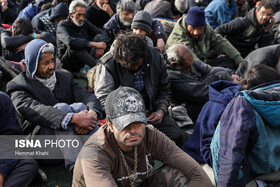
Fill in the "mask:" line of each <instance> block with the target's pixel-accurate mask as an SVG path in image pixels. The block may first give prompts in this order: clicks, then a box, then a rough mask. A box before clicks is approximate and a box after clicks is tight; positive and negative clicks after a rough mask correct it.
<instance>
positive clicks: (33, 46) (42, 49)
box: [24, 39, 55, 79]
mask: <svg viewBox="0 0 280 187" xmlns="http://www.w3.org/2000/svg"><path fill="white" fill-rule="evenodd" d="M54 53H55V49H54V46H53V45H52V44H51V43H47V42H45V41H44V40H41V39H35V40H32V41H31V42H29V43H28V45H27V46H26V48H25V51H24V54H25V63H26V67H27V72H28V73H29V74H30V75H31V77H32V78H34V76H36V77H38V78H41V79H48V78H50V77H51V76H52V75H53V73H54V70H55V57H54Z"/></svg>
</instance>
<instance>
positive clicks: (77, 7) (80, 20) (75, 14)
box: [69, 0, 86, 27]
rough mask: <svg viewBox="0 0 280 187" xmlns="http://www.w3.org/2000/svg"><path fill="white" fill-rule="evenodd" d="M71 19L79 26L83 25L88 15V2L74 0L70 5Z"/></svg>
mask: <svg viewBox="0 0 280 187" xmlns="http://www.w3.org/2000/svg"><path fill="white" fill-rule="evenodd" d="M69 16H70V18H71V21H72V22H73V23H74V24H75V25H77V26H78V27H82V26H83V24H84V20H85V16H86V4H85V3H84V2H83V1H81V0H74V1H72V2H71V4H70V5H69Z"/></svg>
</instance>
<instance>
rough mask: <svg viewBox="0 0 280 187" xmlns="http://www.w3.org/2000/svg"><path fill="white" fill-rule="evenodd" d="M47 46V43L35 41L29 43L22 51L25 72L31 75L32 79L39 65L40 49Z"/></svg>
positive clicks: (39, 40)
mask: <svg viewBox="0 0 280 187" xmlns="http://www.w3.org/2000/svg"><path fill="white" fill-rule="evenodd" d="M47 44H48V43H47V42H45V41H44V40H41V39H35V40H32V41H31V42H29V43H28V44H27V46H26V48H25V50H24V56H25V64H26V68H27V72H28V73H29V74H30V75H31V77H32V78H34V75H35V73H36V70H37V67H38V64H39V58H40V55H41V50H42V47H43V46H44V45H47Z"/></svg>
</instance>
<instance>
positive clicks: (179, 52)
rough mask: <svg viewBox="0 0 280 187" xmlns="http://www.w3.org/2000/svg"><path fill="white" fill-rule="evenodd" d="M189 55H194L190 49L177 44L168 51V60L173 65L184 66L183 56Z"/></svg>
mask: <svg viewBox="0 0 280 187" xmlns="http://www.w3.org/2000/svg"><path fill="white" fill-rule="evenodd" d="M184 53H187V54H190V55H192V53H191V51H190V49H189V48H188V47H187V46H185V45H183V44H175V45H172V46H171V47H169V48H168V49H167V50H166V55H167V60H168V62H169V63H170V64H171V63H172V62H176V63H178V66H179V67H180V66H182V64H183V63H184V60H183V54H184Z"/></svg>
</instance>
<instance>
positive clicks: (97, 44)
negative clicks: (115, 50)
mask: <svg viewBox="0 0 280 187" xmlns="http://www.w3.org/2000/svg"><path fill="white" fill-rule="evenodd" d="M88 46H89V47H95V48H97V49H104V50H105V49H106V47H107V44H106V43H105V42H89V44H88Z"/></svg>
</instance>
